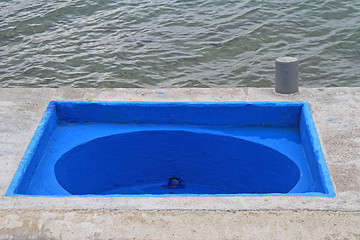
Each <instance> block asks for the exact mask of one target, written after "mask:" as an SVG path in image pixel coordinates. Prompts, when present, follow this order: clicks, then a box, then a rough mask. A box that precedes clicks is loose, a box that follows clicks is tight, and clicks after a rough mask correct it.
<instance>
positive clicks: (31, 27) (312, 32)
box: [0, 0, 360, 87]
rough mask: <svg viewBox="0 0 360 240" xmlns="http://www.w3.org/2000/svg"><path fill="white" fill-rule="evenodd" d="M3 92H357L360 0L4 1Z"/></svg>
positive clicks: (0, 33)
mask: <svg viewBox="0 0 360 240" xmlns="http://www.w3.org/2000/svg"><path fill="white" fill-rule="evenodd" d="M0 13H1V14H0V53H1V58H0V86H1V87H15V86H24V87H46V86H50V87H62V86H70V87H239V86H253V87H270V86H273V85H274V59H276V58H277V57H279V56H284V55H289V56H294V57H297V58H299V59H300V84H301V85H303V86H360V81H359V80H360V68H359V67H358V66H359V65H360V2H359V1H350V0H344V1H335V0H327V1H319V0H312V1H310V0H305V1H300V2H298V1H280V0H275V1H260V0H247V1H234V0H229V1H219V0H210V1H209V0H207V1H205V0H195V1H186V0H181V1H180V0H177V1H160V0H145V1H139V0H138V1H136V0H135V1H134V0H131V1H130V0H126V1H110V0H101V1H94V0H62V1H51V0H50V1H45V0H34V1H25V0H16V1H11V2H10V1H0Z"/></svg>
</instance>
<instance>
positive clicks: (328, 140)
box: [0, 88, 360, 239]
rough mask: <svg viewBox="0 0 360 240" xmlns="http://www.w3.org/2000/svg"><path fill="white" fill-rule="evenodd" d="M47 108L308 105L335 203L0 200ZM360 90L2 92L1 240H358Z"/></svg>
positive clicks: (287, 200)
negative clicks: (62, 104)
mask: <svg viewBox="0 0 360 240" xmlns="http://www.w3.org/2000/svg"><path fill="white" fill-rule="evenodd" d="M50 100H93V101H107V100H111V101H278V100H279V101H298V100H300V101H308V102H309V103H310V106H311V109H312V112H313V117H314V121H315V124H316V127H317V130H318V132H319V137H320V141H321V143H322V146H323V151H324V154H325V159H326V162H327V164H328V167H329V171H330V175H331V178H332V180H333V184H334V187H335V192H336V194H337V196H336V197H335V198H323V197H256V198H255V197H227V198H224V197H218V198H209V197H177V198H174V197H169V198H130V197H128V198H51V197H37V198H29V197H5V196H4V195H5V192H6V189H7V187H8V186H9V184H10V182H11V179H12V177H13V175H14V173H15V171H16V169H17V167H18V164H19V163H20V160H21V158H22V155H23V154H24V152H25V149H26V147H27V145H28V143H29V142H30V139H31V137H32V135H33V133H34V131H35V129H36V126H37V124H38V122H39V121H40V119H41V116H42V114H43V112H44V110H45V108H46V106H47V104H48V102H49V101H50ZM359 102H360V88H325V89H314V88H313V89H311V88H301V89H300V93H299V94H296V95H288V96H286V95H278V94H275V93H274V90H273V89H258V88H237V89H68V88H61V89H21V88H16V89H4V88H3V89H0V196H1V197H0V220H1V221H0V239H10V238H11V239H133V238H135V239H172V238H174V239H311V238H312V239H360V184H359V183H360V129H359V123H358V122H359V119H360V106H359Z"/></svg>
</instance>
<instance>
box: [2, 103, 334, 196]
mask: <svg viewBox="0 0 360 240" xmlns="http://www.w3.org/2000/svg"><path fill="white" fill-rule="evenodd" d="M144 110H145V111H144ZM264 116H266V117H264ZM92 123H95V124H97V123H100V124H108V123H111V124H114V123H115V125H117V124H119V126H120V125H123V124H124V126H125V125H126V124H129V123H130V124H132V125H135V126H136V125H139V126H142V125H146V126H147V125H156V126H161V125H164V126H165V127H164V129H167V128H168V127H169V126H170V125H172V126H191V127H190V129H195V130H190V132H186V131H185V132H183V131H178V130H176V131H162V132H156V131H153V132H151V131H139V132H133V133H132V134H130V133H129V134H127V135H126V134H119V135H113V136H111V137H110V136H109V137H103V138H98V139H96V140H94V141H93V142H95V141H96V144H99V145H96V144H95V145H94V144H93V142H88V143H86V144H83V145H79V146H77V147H75V149H76V150H79V151H74V152H72V151H69V152H67V153H66V154H65V155H66V156H65V155H64V159H63V160H62V159H59V161H58V162H57V163H56V164H54V166H53V168H54V169H53V170H52V171H55V173H56V175H57V178H58V183H56V180H55V179H53V180H52V181H53V183H52V184H55V183H56V184H60V185H61V186H62V187H64V189H66V190H67V191H68V192H66V191H64V190H56V191H54V193H53V194H52V195H53V196H56V195H59V196H65V195H71V194H74V195H82V194H89V195H87V196H91V194H95V195H94V196H98V194H99V193H100V192H101V193H103V194H105V195H106V194H116V192H112V189H117V188H121V191H122V192H123V193H124V194H129V196H131V194H137V191H138V193H139V194H141V193H142V192H141V191H143V190H142V189H141V188H144V186H145V185H146V186H145V188H149V189H151V186H150V185H151V183H149V181H148V179H147V178H146V177H144V176H141V175H139V174H137V173H136V171H135V170H136V168H140V169H141V168H142V170H144V171H143V173H144V174H145V176H146V174H149V175H152V176H153V179H151V180H154V181H155V180H156V179H158V180H159V181H160V180H161V179H162V180H163V179H164V177H165V178H171V177H177V176H178V177H180V178H181V181H183V182H182V184H183V185H182V186H185V185H186V183H187V182H189V181H190V182H194V183H199V186H198V187H197V189H194V192H191V191H192V190H191V189H190V190H189V189H186V188H185V187H184V189H177V190H178V192H179V193H181V191H183V192H185V193H190V194H192V193H193V194H195V195H196V194H201V191H203V192H204V193H207V194H217V193H219V192H217V190H216V186H217V185H221V186H222V187H223V188H222V191H223V192H222V193H221V194H233V193H234V192H232V190H231V189H230V188H226V187H224V186H233V185H235V184H237V185H238V186H239V188H241V189H242V190H241V191H242V194H243V195H246V194H253V193H252V190H251V189H249V188H248V187H249V186H246V184H248V185H251V186H256V187H257V189H258V191H259V193H261V194H266V193H269V194H272V195H277V194H282V193H284V194H285V193H287V192H288V191H289V190H290V189H291V188H292V187H293V186H294V185H295V184H296V181H297V180H296V181H295V180H293V179H297V177H296V176H298V175H300V172H299V170H298V168H297V167H296V166H292V164H291V163H290V162H288V161H286V159H285V158H283V157H282V156H281V155H282V154H280V153H278V152H276V151H275V152H274V151H272V150H271V149H270V148H269V149H267V148H257V147H256V144H255V145H254V143H251V144H248V143H247V141H245V140H241V139H237V140H234V139H231V138H226V137H225V138H222V139H220V140H219V139H217V136H216V135H212V136H210V135H209V136H206V139H205V140H204V136H205V135H206V132H205V133H204V132H201V131H200V132H197V131H198V130H196V129H197V128H198V127H199V128H200V129H203V130H204V129H206V128H207V127H209V126H210V127H211V128H213V127H215V129H216V127H217V126H219V127H220V129H225V128H229V129H236V128H239V127H240V128H243V127H248V126H250V127H259V126H260V127H267V126H269V127H280V128H282V127H285V128H288V129H291V128H294V129H298V130H297V131H299V130H300V133H299V134H300V135H301V141H303V143H304V151H305V154H306V156H307V158H308V159H311V160H310V161H309V162H308V164H309V167H310V169H311V177H312V180H310V181H312V182H313V184H314V185H313V186H312V188H311V189H312V190H311V191H310V192H308V193H307V195H308V196H323V194H325V195H326V196H331V197H334V196H335V193H334V190H333V187H332V183H331V180H330V178H329V174H328V170H327V166H326V162H325V159H324V157H323V155H322V151H321V145H320V142H319V140H318V137H317V133H316V128H315V125H314V123H313V121H312V117H311V112H310V108H309V105H308V103H304V102H291V103H288V102H251V103H249V102H226V103H214V102H210V103H206V102H187V103H176V102H172V103H161V102H160V103H159V102H67V101H59V102H50V103H49V106H48V108H47V110H46V112H45V114H44V116H43V118H42V120H41V122H40V124H39V126H38V128H37V130H36V132H35V134H34V137H33V139H32V141H31V143H30V144H29V147H28V149H27V151H26V153H25V155H24V157H23V160H22V161H21V164H20V166H19V168H18V170H17V172H16V174H15V176H14V178H13V181H12V183H11V185H10V187H9V188H8V191H7V193H6V195H7V196H14V195H31V194H33V193H28V192H27V191H28V188H29V183H30V182H31V178H32V177H33V175H34V171H35V169H36V168H37V167H38V164H39V161H40V160H41V158H42V155H43V153H44V150H45V149H46V147H47V144H48V141H49V139H50V137H51V135H52V133H53V131H54V129H57V127H58V126H61V125H64V126H67V125H69V124H70V125H71V124H75V125H76V124H90V125H91V124H92ZM115 125H114V126H115ZM133 127H134V126H133ZM171 128H172V127H171V126H170V129H171ZM307 129H309V131H308V130H307ZM192 131H194V132H192ZM280 131H282V130H280ZM195 133H197V134H195ZM199 133H201V134H199ZM174 134H176V137H174ZM144 138H145V139H150V141H149V142H150V143H151V142H154V143H155V142H159V139H160V140H161V141H162V142H163V143H167V142H171V141H174V140H173V139H177V138H178V139H177V140H176V141H174V142H173V143H172V144H173V145H174V146H173V147H171V146H170V147H167V146H165V145H164V146H156V145H154V144H153V145H151V144H150V145H148V144H145V143H144V142H142V143H141V139H144ZM156 138H157V139H156ZM189 139H197V140H196V141H193V142H192V141H191V140H189ZM215 140H216V141H215ZM139 142H140V144H139ZM189 142H190V144H188V143H189ZM216 142H218V143H222V144H220V145H217V146H215V147H213V148H211V149H210V151H207V152H206V153H204V152H201V151H202V149H206V146H207V145H208V144H210V145H211V144H217V143H216ZM121 143H124V144H125V143H126V144H128V145H129V144H130V145H131V146H133V147H132V148H133V149H132V151H130V152H128V153H125V156H123V157H124V158H127V159H133V160H131V164H130V165H129V161H124V162H119V161H116V158H118V156H119V155H124V154H122V153H121V147H119V146H118V145H117V144H120V145H122V144H121ZM240 143H241V144H240ZM95 146H97V147H99V146H101V147H102V148H104V149H103V150H104V151H102V152H107V153H110V154H108V155H107V156H105V157H104V159H106V160H107V161H108V163H109V164H104V162H96V161H95V159H96V158H93V157H94V156H95V157H96V156H97V154H98V152H97V147H95ZM176 146H181V147H180V148H179V149H178V151H180V154H178V153H179V152H176V151H174V152H171V151H170V149H175V148H176ZM254 146H255V148H254ZM33 149H36V151H34V150H33ZM164 149H165V150H164ZM166 149H167V150H166ZM236 149H238V150H239V149H240V152H241V153H242V154H245V155H246V154H250V155H248V158H249V159H251V156H256V155H257V154H259V149H260V151H263V153H262V154H263V155H264V156H265V155H266V156H270V158H271V156H273V157H274V158H276V159H280V160H279V165H277V166H275V167H274V166H271V165H269V166H267V164H269V163H268V162H266V161H265V160H262V159H261V157H260V155H259V156H257V159H258V160H257V161H255V162H257V163H259V164H260V165H259V166H256V165H254V166H253V167H255V168H256V169H259V171H260V172H261V168H262V167H261V165H262V166H263V167H264V169H266V168H272V167H274V169H278V170H279V173H277V178H275V180H274V181H275V182H274V183H275V184H274V185H270V184H268V185H266V181H267V180H266V178H267V177H269V179H270V177H271V176H270V175H269V176H268V175H267V174H268V173H266V172H264V174H263V176H264V177H263V178H260V179H256V178H254V179H251V177H250V175H249V176H247V175H246V174H243V177H242V178H241V177H240V178H236V174H237V173H236V169H243V168H245V169H246V166H252V165H251V164H256V163H254V162H251V161H249V162H246V160H245V161H243V160H242V162H241V161H240V162H238V163H237V160H236V161H232V162H233V163H232V164H229V165H228V166H226V165H224V164H223V163H221V161H218V160H217V159H219V158H222V157H227V158H229V159H231V157H233V156H236ZM127 150H129V149H127ZM140 150H141V151H140ZM143 150H144V151H143ZM142 151H143V152H142ZM111 152H113V153H114V154H111ZM140 152H142V153H140ZM188 152H196V154H195V155H191V154H190V155H188V154H187V153H188ZM224 152H226V153H228V156H226V154H225V156H224ZM139 154H140V155H139ZM279 154H280V155H279ZM156 155H158V156H160V157H161V158H166V161H165V162H161V161H160V162H159V161H157V159H155V158H154V156H156ZM178 155H181V156H182V157H184V158H186V161H188V162H190V163H194V162H196V161H198V160H197V159H201V160H200V163H199V164H200V165H201V166H202V168H200V169H197V171H198V172H194V171H195V169H192V168H191V164H190V165H189V164H185V161H181V160H179V159H176V158H177V156H178ZM212 156H214V157H212ZM99 157H100V156H99ZM102 157H103V156H102ZM100 158H101V157H100ZM281 159H284V160H281ZM30 160H31V161H30ZM147 160H149V161H147ZM91 161H92V162H91ZM71 162H77V163H76V164H74V165H71V164H70V163H71ZM89 162H90V163H91V164H90V165H89V166H90V167H89V168H88V169H84V168H83V169H81V168H78V166H81V165H84V164H88V163H89ZM149 162H151V163H150V164H149ZM156 162H157V163H156ZM124 164H125V165H126V164H127V166H125V165H124ZM123 165H124V166H123ZM145 165H148V167H147V168H144V167H143V166H145ZM295 165H296V164H295ZM189 166H190V167H189ZM123 167H126V168H128V169H130V170H131V169H133V170H134V171H129V172H123V173H119V172H117V171H116V169H122V168H123ZM99 169H102V170H99ZM217 169H223V170H224V169H225V170H226V169H228V170H226V171H228V173H231V172H233V173H234V174H235V175H234V176H233V178H231V179H237V180H238V182H236V180H235V182H234V180H229V181H227V180H226V178H224V179H225V180H224V181H222V182H221V181H220V182H219V181H217V179H219V178H222V177H223V176H221V171H220V172H219V171H216V170H217ZM226 171H225V172H226ZM281 171H283V172H285V173H287V174H283V175H282V174H281ZM109 172H112V176H113V177H110V178H106V175H108V174H109ZM156 173H159V175H156ZM187 173H188V174H187ZM321 173H324V174H325V177H324V176H322V174H321ZM46 174H54V173H53V172H51V170H49V171H47V173H46ZM239 174H240V172H239ZM326 174H327V176H326ZM291 175H292V176H295V177H294V178H293V179H292V178H290V177H289V176H291ZM69 176H73V177H69ZM74 176H75V177H74ZM76 176H81V177H76ZM119 177H121V178H122V179H126V180H125V182H123V183H122V184H120V185H119V183H118V182H117V178H119ZM89 178H90V179H96V181H95V182H94V183H93V184H92V186H87V185H89V184H87V183H88V180H89ZM49 179H50V178H49ZM273 179H274V178H273ZM276 179H277V180H276ZM199 180H200V181H199ZM245 180H248V183H246V184H243V185H244V186H242V183H241V182H244V181H245ZM276 181H279V182H278V184H276ZM294 181H295V182H294ZM204 182H206V183H208V184H210V186H212V187H211V189H210V190H209V188H207V189H203V190H201V189H202V187H201V184H202V183H204ZM280 182H281V183H282V186H281V187H279V186H280V185H281V184H280ZM284 182H285V183H286V184H284ZM260 183H262V184H260ZM34 184H37V183H34ZM134 184H138V185H139V186H140V185H142V187H138V189H137V187H136V186H135V187H132V186H133V185H134ZM154 184H155V182H154ZM156 185H157V186H158V185H159V184H158V183H156ZM276 185H278V187H277V188H276ZM262 187H264V189H262ZM164 188H166V186H164ZM195 190H196V191H198V192H196V191H195ZM42 191H43V190H41V189H40V190H39V193H40V195H41V193H42ZM156 191H158V194H163V193H162V192H161V191H162V190H161V189H160V190H152V192H153V193H155V194H156ZM212 191H213V192H212ZM312 191H313V192H314V193H311V192H312ZM298 194H299V195H302V194H301V193H295V194H292V195H298ZM35 195H37V194H35ZM50 195H51V194H50ZM110 196H111V195H110ZM124 196H125V195H124ZM184 196H186V195H184Z"/></svg>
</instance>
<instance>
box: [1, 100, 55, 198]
mask: <svg viewBox="0 0 360 240" xmlns="http://www.w3.org/2000/svg"><path fill="white" fill-rule="evenodd" d="M57 125H58V114H57V112H56V103H55V102H50V103H49V105H48V107H47V109H46V110H45V113H44V115H43V117H42V119H41V121H40V123H39V125H38V127H37V129H36V131H35V133H34V136H33V138H32V140H31V142H30V144H29V146H28V147H27V149H26V152H25V154H24V156H23V159H22V160H21V162H20V165H19V167H18V170H17V171H16V173H15V176H14V178H13V179H14V180H15V181H14V180H13V181H12V183H11V184H10V186H9V188H8V190H7V193H6V195H12V194H15V193H19V194H26V191H27V189H28V185H29V183H30V179H31V177H32V176H33V174H34V171H35V169H36V167H37V166H38V163H39V161H40V159H41V156H42V155H43V153H44V151H45V149H46V146H47V144H48V141H49V138H50V136H51V134H52V132H53V130H54V129H55V128H56V126H57Z"/></svg>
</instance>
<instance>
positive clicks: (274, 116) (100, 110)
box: [57, 101, 302, 127]
mask: <svg viewBox="0 0 360 240" xmlns="http://www.w3.org/2000/svg"><path fill="white" fill-rule="evenodd" d="M301 107H302V103H300V102H299V103H293V104H291V105H289V104H286V103H283V102H253V103H246V102H236V103H231V102H228V103H218V104H216V103H206V102H193V103H192V102H187V103H176V102H174V103H156V102H121V103H119V102H65V101H64V102H61V101H59V102H58V103H57V111H58V114H59V119H60V121H65V122H84V121H87V122H101V123H124V124H126V123H139V124H140V123H141V124H146V123H147V124H152V123H154V124H169V123H171V124H174V125H175V124H182V125H212V126H214V125H215V126H216V125H218V126H240V125H241V126H281V127H294V126H295V127H297V126H298V125H299V119H300V111H301ZM144 108H146V111H144ZM94 113H96V114H94ZM264 116H266V118H264ZM154 119H155V121H154Z"/></svg>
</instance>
